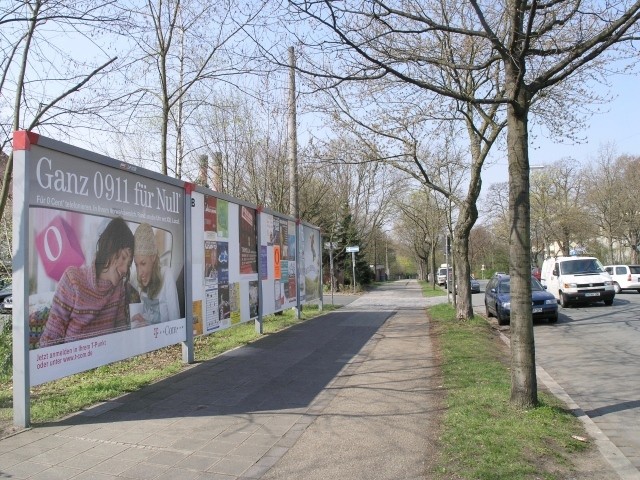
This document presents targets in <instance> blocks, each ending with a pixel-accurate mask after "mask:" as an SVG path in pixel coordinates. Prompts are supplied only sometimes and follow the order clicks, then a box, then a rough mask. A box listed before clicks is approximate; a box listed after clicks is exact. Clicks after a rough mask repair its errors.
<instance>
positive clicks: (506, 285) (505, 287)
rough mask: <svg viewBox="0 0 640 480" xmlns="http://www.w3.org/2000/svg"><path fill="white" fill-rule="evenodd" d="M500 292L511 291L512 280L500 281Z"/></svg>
mask: <svg viewBox="0 0 640 480" xmlns="http://www.w3.org/2000/svg"><path fill="white" fill-rule="evenodd" d="M497 290H498V293H509V292H510V291H511V281H510V280H504V281H502V282H500V283H498V289H497Z"/></svg>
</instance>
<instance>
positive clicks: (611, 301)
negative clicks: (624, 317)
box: [604, 298, 613, 306]
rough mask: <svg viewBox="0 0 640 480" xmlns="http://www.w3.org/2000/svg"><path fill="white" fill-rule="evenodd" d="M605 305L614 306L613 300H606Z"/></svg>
mask: <svg viewBox="0 0 640 480" xmlns="http://www.w3.org/2000/svg"><path fill="white" fill-rule="evenodd" d="M604 304H605V305H607V306H610V305H613V298H605V300H604Z"/></svg>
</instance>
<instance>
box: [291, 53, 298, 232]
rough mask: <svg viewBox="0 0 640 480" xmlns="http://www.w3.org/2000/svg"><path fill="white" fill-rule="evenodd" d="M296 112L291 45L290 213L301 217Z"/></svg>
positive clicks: (293, 60)
mask: <svg viewBox="0 0 640 480" xmlns="http://www.w3.org/2000/svg"><path fill="white" fill-rule="evenodd" d="M296 116H297V113H296V59H295V54H294V51H293V47H289V215H291V216H292V217H294V218H295V219H296V220H298V218H300V215H299V213H300V212H299V205H298V129H297V118H296Z"/></svg>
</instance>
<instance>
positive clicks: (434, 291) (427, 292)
mask: <svg viewBox="0 0 640 480" xmlns="http://www.w3.org/2000/svg"><path fill="white" fill-rule="evenodd" d="M420 286H421V287H422V295H424V296H425V297H442V296H444V295H446V294H447V291H446V290H445V289H444V288H442V287H441V286H439V285H433V286H432V285H431V284H430V283H429V282H420Z"/></svg>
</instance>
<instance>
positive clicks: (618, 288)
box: [613, 282, 622, 295]
mask: <svg viewBox="0 0 640 480" xmlns="http://www.w3.org/2000/svg"><path fill="white" fill-rule="evenodd" d="M613 290H614V291H615V292H616V295H617V294H618V293H620V292H621V291H622V289H621V288H620V285H619V284H618V282H613Z"/></svg>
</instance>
